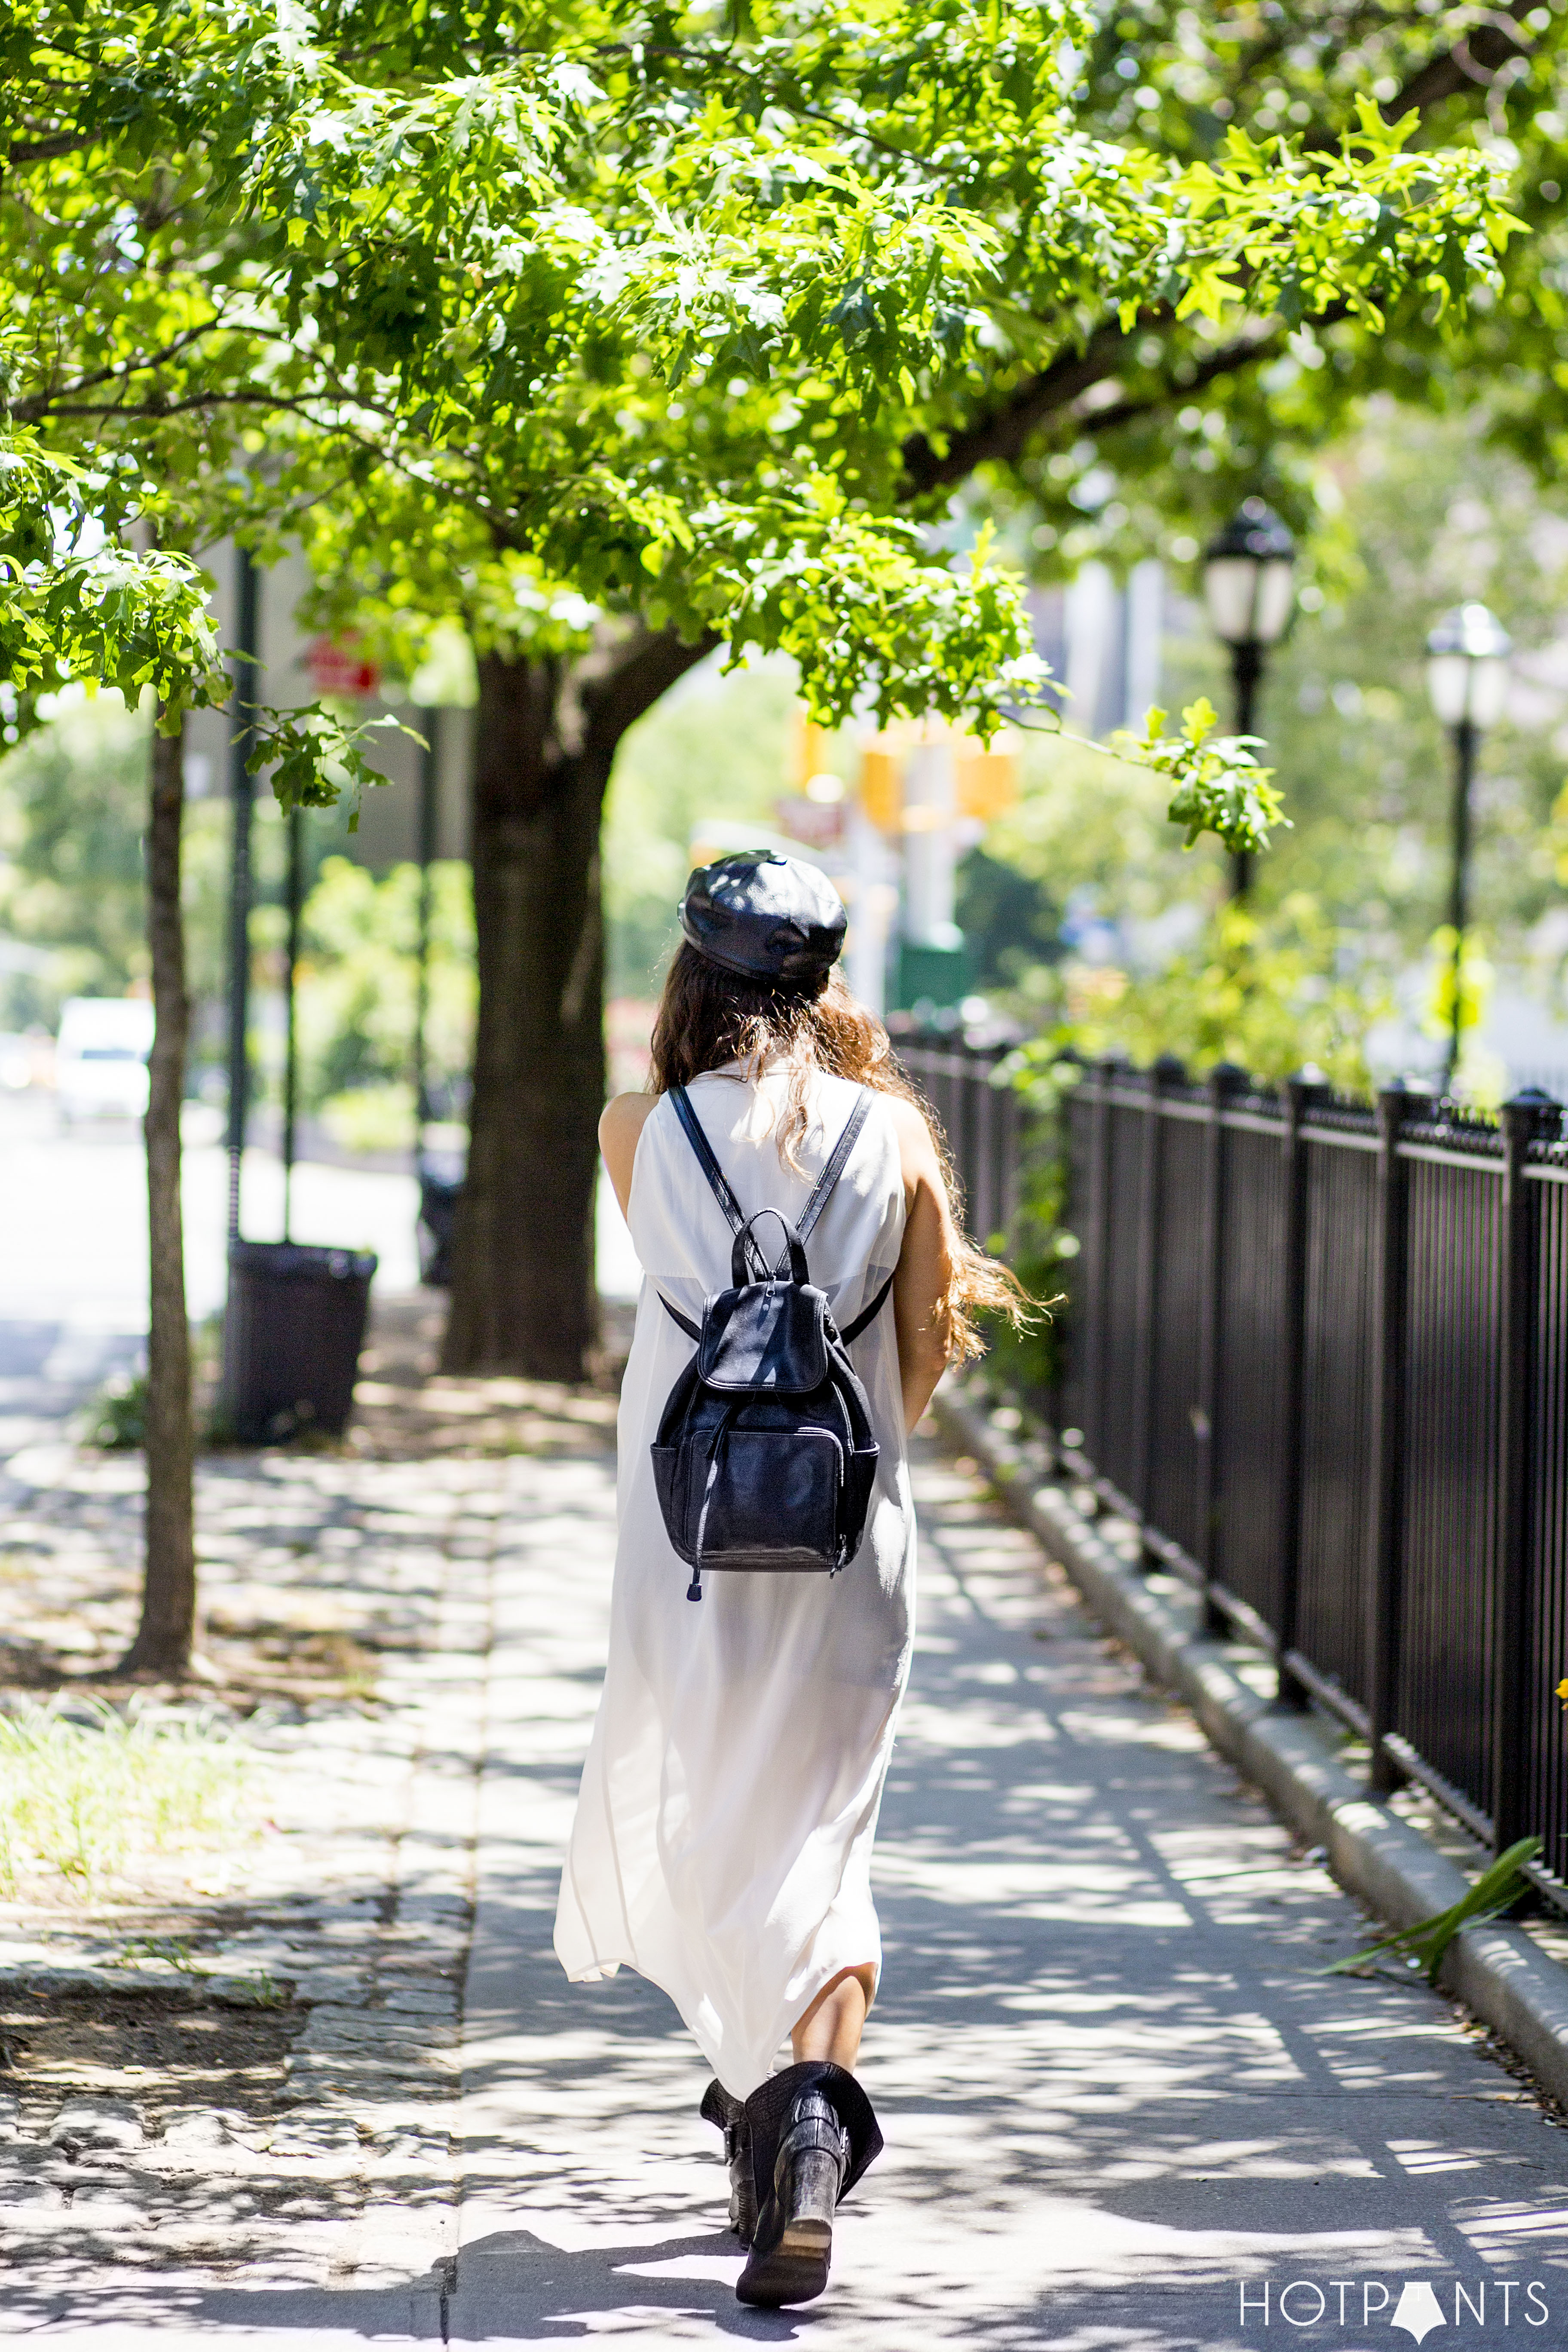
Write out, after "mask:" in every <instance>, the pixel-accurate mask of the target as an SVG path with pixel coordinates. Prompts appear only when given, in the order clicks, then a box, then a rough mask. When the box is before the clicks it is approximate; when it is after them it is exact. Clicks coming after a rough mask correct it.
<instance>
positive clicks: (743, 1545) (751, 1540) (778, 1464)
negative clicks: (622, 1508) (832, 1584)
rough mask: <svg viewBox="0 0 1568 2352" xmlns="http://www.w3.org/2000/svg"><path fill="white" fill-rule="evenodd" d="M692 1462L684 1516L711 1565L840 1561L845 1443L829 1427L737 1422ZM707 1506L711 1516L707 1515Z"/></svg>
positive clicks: (694, 1544) (793, 1566) (825, 1566)
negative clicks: (766, 1426) (708, 1452)
mask: <svg viewBox="0 0 1568 2352" xmlns="http://www.w3.org/2000/svg"><path fill="white" fill-rule="evenodd" d="M705 1452H706V1449H705V1448H702V1449H699V1448H696V1447H694V1448H693V1449H692V1455H691V1458H690V1460H689V1462H688V1464H687V1465H686V1467H687V1474H688V1475H687V1479H686V1494H685V1496H684V1501H685V1506H686V1521H687V1533H688V1539H689V1545H690V1549H689V1552H688V1554H687V1557H688V1558H689V1559H695V1558H696V1556H697V1552H698V1549H699V1544H700V1549H701V1557H702V1565H703V1567H704V1568H705V1569H706V1568H744V1569H752V1570H803V1569H805V1570H818V1571H821V1570H832V1569H834V1568H836V1567H837V1564H838V1499H839V1494H840V1490H841V1488H842V1486H843V1483H844V1449H843V1447H842V1446H841V1445H840V1444H839V1442H838V1440H837V1438H836V1437H835V1436H834V1434H833V1432H832V1431H831V1430H830V1429H819V1428H811V1427H807V1428H804V1429H800V1428H797V1429H737V1428H733V1427H731V1428H730V1429H727V1430H725V1431H724V1432H722V1433H721V1435H720V1438H719V1441H718V1444H717V1446H716V1448H715V1450H714V1453H713V1455H712V1458H711V1462H709V1461H706V1460H704V1458H703V1457H704V1454H705ZM704 1512H706V1519H704V1516H703V1515H704Z"/></svg>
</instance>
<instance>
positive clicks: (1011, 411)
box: [903, 319, 1152, 499]
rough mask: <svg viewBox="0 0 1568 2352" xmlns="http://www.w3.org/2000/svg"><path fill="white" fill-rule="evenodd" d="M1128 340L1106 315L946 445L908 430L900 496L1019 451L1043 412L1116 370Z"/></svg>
mask: <svg viewBox="0 0 1568 2352" xmlns="http://www.w3.org/2000/svg"><path fill="white" fill-rule="evenodd" d="M1151 323H1152V321H1151V320H1147V319H1145V320H1141V321H1140V322H1139V323H1138V325H1136V326H1135V327H1134V328H1133V330H1132V333H1133V334H1137V333H1141V332H1145V331H1147V329H1148V326H1149V325H1150V324H1151ZM1130 341H1131V335H1129V334H1123V332H1122V331H1121V328H1120V326H1118V324H1117V322H1116V320H1114V319H1106V320H1102V321H1101V323H1100V325H1099V326H1098V327H1096V329H1095V330H1094V332H1093V333H1092V334H1091V335H1090V337H1089V341H1088V342H1087V343H1086V344H1085V345H1084V347H1083V349H1082V351H1068V352H1058V353H1057V356H1056V358H1055V359H1054V360H1053V361H1052V362H1051V363H1050V365H1049V367H1047V368H1046V369H1044V370H1043V371H1042V372H1041V373H1040V374H1038V375H1035V376H1030V377H1029V378H1028V380H1027V382H1026V383H1021V384H1020V385H1019V386H1018V388H1017V390H1016V392H1014V393H1012V394H1009V396H1008V397H1007V398H1006V399H1005V401H1003V402H1002V404H1000V406H999V407H997V408H994V410H993V411H992V412H991V414H990V415H987V416H980V417H976V419H975V420H974V422H973V425H964V426H963V427H962V428H961V429H960V430H959V431H958V432H956V433H953V434H952V435H950V436H949V438H948V442H947V446H946V447H945V449H942V450H940V451H939V450H938V449H937V447H936V446H935V445H934V443H933V442H931V440H930V439H929V438H928V436H926V435H925V434H923V433H912V434H911V435H910V437H909V439H908V440H907V441H906V442H905V443H904V446H903V463H904V480H905V484H906V488H905V489H904V491H903V496H904V498H905V499H918V498H923V497H924V496H925V495H926V494H927V493H928V492H929V491H931V490H940V489H945V488H949V487H951V485H952V484H953V483H955V482H962V481H964V480H966V479H967V478H968V477H969V476H970V475H971V474H972V473H973V471H974V468H975V467H976V466H983V465H984V464H985V463H986V462H987V460H988V459H991V458H994V457H1000V458H1013V457H1018V456H1019V455H1020V454H1021V452H1022V450H1023V448H1024V446H1025V445H1026V442H1027V441H1028V439H1029V436H1031V434H1033V433H1034V432H1035V431H1036V429H1037V427H1038V426H1039V425H1043V424H1044V423H1045V421H1046V419H1047V416H1054V415H1056V414H1057V412H1058V410H1059V409H1063V408H1068V407H1070V406H1071V404H1072V403H1073V402H1074V401H1075V400H1079V399H1081V398H1082V396H1083V394H1085V393H1086V392H1088V391H1089V387H1090V385H1092V384H1096V383H1101V382H1103V380H1104V378H1105V377H1107V376H1108V375H1114V374H1115V373H1116V366H1117V362H1118V360H1119V359H1120V358H1121V354H1122V353H1123V352H1125V351H1126V349H1127V346H1128V344H1129V342H1130Z"/></svg>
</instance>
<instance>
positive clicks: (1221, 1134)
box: [1194, 1062, 1247, 1633]
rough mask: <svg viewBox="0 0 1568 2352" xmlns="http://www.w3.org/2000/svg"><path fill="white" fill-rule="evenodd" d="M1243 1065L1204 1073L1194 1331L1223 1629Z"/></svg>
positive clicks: (1209, 1563) (1214, 1575)
mask: <svg viewBox="0 0 1568 2352" xmlns="http://www.w3.org/2000/svg"><path fill="white" fill-rule="evenodd" d="M1246 1088H1247V1073H1246V1071H1245V1070H1240V1069H1237V1066H1236V1064H1235V1063H1234V1062H1216V1063H1215V1066H1214V1068H1213V1069H1212V1070H1211V1071H1210V1072H1209V1075H1208V1106H1207V1108H1208V1124H1207V1126H1206V1128H1205V1134H1204V1297H1203V1309H1202V1319H1201V1322H1200V1326H1199V1332H1198V1409H1197V1412H1196V1414H1195V1415H1194V1428H1195V1430H1196V1433H1197V1438H1198V1443H1199V1444H1200V1446H1201V1447H1202V1449H1203V1454H1202V1459H1203V1479H1204V1521H1203V1525H1204V1548H1203V1569H1204V1574H1205V1580H1206V1587H1205V1595H1204V1629H1205V1632H1206V1633H1228V1632H1229V1630H1230V1627H1229V1622H1228V1620H1227V1619H1226V1615H1225V1613H1224V1612H1223V1611H1222V1610H1221V1608H1220V1607H1219V1604H1218V1602H1217V1601H1215V1595H1214V1587H1215V1584H1216V1583H1219V1582H1222V1581H1223V1579H1222V1577H1221V1574H1220V1570H1221V1568H1222V1566H1223V1565H1224V1560H1225V1527H1224V1518H1223V1513H1224V1498H1223V1496H1222V1493H1221V1486H1220V1481H1221V1455H1220V1416H1221V1398H1222V1395H1223V1391H1224V1381H1223V1379H1222V1376H1221V1372H1222V1362H1223V1353H1224V1349H1225V1271H1226V1269H1225V1244H1226V1208H1227V1202H1226V1191H1227V1178H1228V1174H1229V1162H1230V1153H1229V1151H1228V1150H1227V1148H1226V1145H1227V1137H1226V1127H1225V1107H1226V1099H1227V1097H1229V1096H1231V1095H1233V1094H1238V1093H1244V1092H1245V1091H1246Z"/></svg>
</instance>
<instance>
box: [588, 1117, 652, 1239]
mask: <svg viewBox="0 0 1568 2352" xmlns="http://www.w3.org/2000/svg"><path fill="white" fill-rule="evenodd" d="M657 1103H658V1096H657V1095H616V1097H614V1099H613V1100H612V1101H610V1102H607V1103H606V1104H605V1108H604V1109H603V1111H602V1112H601V1113H600V1115H599V1149H600V1150H601V1151H602V1152H603V1153H604V1155H605V1167H606V1168H607V1169H608V1170H609V1171H610V1181H611V1183H612V1184H613V1185H614V1186H615V1188H616V1200H617V1201H618V1202H620V1204H621V1214H622V1215H623V1216H630V1214H631V1197H632V1171H633V1170H634V1168H635V1167H636V1166H637V1143H638V1140H639V1139H640V1138H641V1135H642V1131H643V1129H644V1128H645V1127H646V1126H647V1122H648V1119H649V1117H650V1116H651V1114H652V1112H653V1110H654V1108H655V1106H656V1105H657Z"/></svg>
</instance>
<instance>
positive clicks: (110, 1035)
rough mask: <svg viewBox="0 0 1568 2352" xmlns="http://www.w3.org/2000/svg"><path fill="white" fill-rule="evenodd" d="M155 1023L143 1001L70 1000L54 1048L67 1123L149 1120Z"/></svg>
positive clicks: (119, 998) (113, 998) (62, 1111)
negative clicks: (149, 1076)
mask: <svg viewBox="0 0 1568 2352" xmlns="http://www.w3.org/2000/svg"><path fill="white" fill-rule="evenodd" d="M152 1050H153V1007H152V1006H151V1004H149V1003H147V1001H146V999H145V998H144V997H137V996H69V997H68V998H67V999H66V1002H65V1003H64V1005H63V1006H62V1008H61V1011H60V1030H59V1037H58V1041H57V1044H56V1046H55V1087H56V1092H57V1096H58V1103H59V1113H60V1117H61V1118H62V1119H78V1118H145V1116H146V1112H147V1056H148V1055H149V1054H150V1053H151V1052H152Z"/></svg>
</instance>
